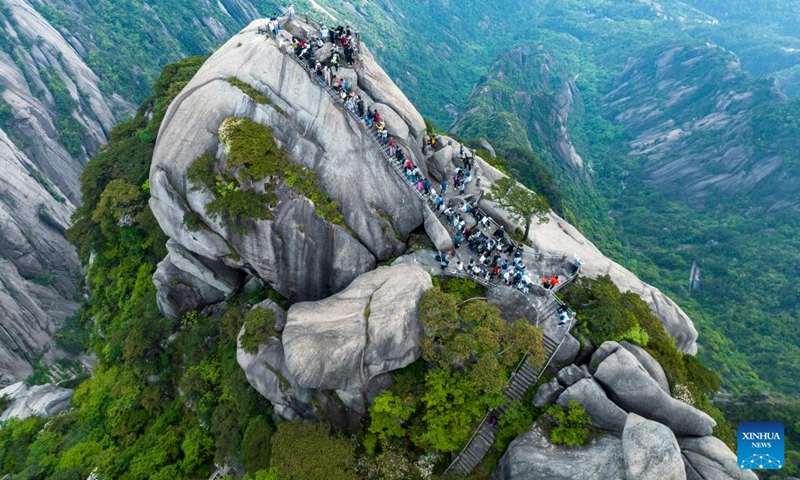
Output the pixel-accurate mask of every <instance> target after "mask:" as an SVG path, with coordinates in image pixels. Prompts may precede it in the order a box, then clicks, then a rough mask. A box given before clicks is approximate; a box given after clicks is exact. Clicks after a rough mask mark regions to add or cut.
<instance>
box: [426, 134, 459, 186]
mask: <svg viewBox="0 0 800 480" xmlns="http://www.w3.org/2000/svg"><path fill="white" fill-rule="evenodd" d="M439 140H440V141H442V140H443V139H442V138H441V137H440V138H439ZM453 154H454V151H453V147H451V146H450V145H445V146H444V147H442V148H441V149H440V150H437V151H436V153H434V154H433V157H431V158H429V159H428V171H429V172H430V174H431V178H432V179H434V180H436V181H437V182H441V181H442V179H445V178H446V179H448V181H450V179H452V178H453V175H454V174H455V172H456V167H455V165H453Z"/></svg>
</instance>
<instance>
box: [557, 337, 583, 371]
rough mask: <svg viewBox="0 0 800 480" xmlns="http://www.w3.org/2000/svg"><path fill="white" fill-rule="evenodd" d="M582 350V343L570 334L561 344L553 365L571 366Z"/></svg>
mask: <svg viewBox="0 0 800 480" xmlns="http://www.w3.org/2000/svg"><path fill="white" fill-rule="evenodd" d="M580 350H581V342H579V341H578V340H577V339H576V338H575V337H573V336H572V335H571V334H569V333H568V334H567V335H566V336H565V337H564V343H562V344H561V348H559V349H558V351H557V352H556V354H555V355H554V356H553V364H555V365H569V364H570V363H572V362H574V361H575V358H577V357H578V353H579V352H580Z"/></svg>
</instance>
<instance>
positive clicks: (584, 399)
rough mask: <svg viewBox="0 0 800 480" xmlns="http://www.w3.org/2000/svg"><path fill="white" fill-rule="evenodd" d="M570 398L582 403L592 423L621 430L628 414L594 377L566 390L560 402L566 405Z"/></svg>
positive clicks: (596, 425) (605, 428) (609, 428)
mask: <svg viewBox="0 0 800 480" xmlns="http://www.w3.org/2000/svg"><path fill="white" fill-rule="evenodd" d="M570 400H576V401H577V402H578V403H580V404H581V406H582V407H583V409H584V410H586V414H587V415H589V418H591V420H592V425H594V426H595V427H597V428H602V429H604V430H611V431H614V432H621V431H622V429H623V428H624V427H625V422H626V420H627V418H628V414H627V413H625V411H624V410H623V409H621V408H619V406H617V404H616V403H614V402H612V401H611V400H609V399H608V397H607V396H606V392H604V391H603V388H602V387H600V385H598V383H597V382H596V381H595V380H594V379H593V378H584V379H582V380H580V381H578V382H576V383H575V384H574V385H572V386H571V387H569V388H567V389H566V390H564V393H562V394H561V395H560V396H559V397H558V404H559V405H561V406H562V407H566V406H567V405H568V404H569V402H570Z"/></svg>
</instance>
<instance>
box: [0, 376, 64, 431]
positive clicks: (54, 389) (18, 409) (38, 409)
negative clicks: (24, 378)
mask: <svg viewBox="0 0 800 480" xmlns="http://www.w3.org/2000/svg"><path fill="white" fill-rule="evenodd" d="M3 398H4V399H5V400H7V401H9V402H10V403H9V404H8V406H7V407H6V409H5V410H4V411H3V414H2V415H0V422H4V421H6V420H8V419H10V418H19V419H23V418H28V417H30V416H33V415H36V416H39V417H49V416H52V415H55V414H57V413H60V412H63V411H64V410H66V409H67V408H69V401H70V399H71V398H72V390H70V389H67V388H61V387H59V386H57V385H54V384H52V383H48V384H46V385H28V384H27V383H25V382H17V383H15V384H13V385H9V386H7V387H6V388H4V389H2V390H0V399H3Z"/></svg>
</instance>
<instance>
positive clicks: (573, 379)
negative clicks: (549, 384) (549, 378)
mask: <svg viewBox="0 0 800 480" xmlns="http://www.w3.org/2000/svg"><path fill="white" fill-rule="evenodd" d="M584 368H585V367H579V366H577V365H567V366H566V367H564V368H562V369H561V370H559V371H558V373H557V374H556V378H557V379H558V383H560V384H561V385H563V386H564V388H568V387H571V386H573V385H575V384H576V383H578V382H579V381H581V380H583V379H584V378H586V377H589V376H590V375H589V372H587V371H586V370H584Z"/></svg>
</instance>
